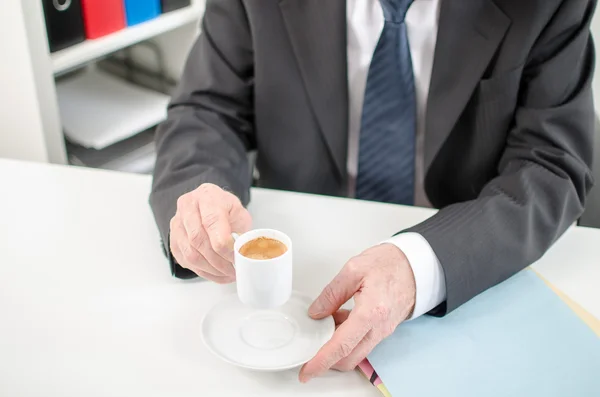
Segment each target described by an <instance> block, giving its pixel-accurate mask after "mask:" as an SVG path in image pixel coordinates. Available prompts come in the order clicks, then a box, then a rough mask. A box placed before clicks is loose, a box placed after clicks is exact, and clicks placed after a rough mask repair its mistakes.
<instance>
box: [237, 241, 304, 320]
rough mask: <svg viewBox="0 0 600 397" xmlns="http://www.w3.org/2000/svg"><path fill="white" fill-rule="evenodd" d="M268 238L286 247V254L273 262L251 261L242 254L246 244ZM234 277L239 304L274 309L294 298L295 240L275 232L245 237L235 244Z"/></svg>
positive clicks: (268, 260)
mask: <svg viewBox="0 0 600 397" xmlns="http://www.w3.org/2000/svg"><path fill="white" fill-rule="evenodd" d="M259 237H267V238H271V239H274V240H278V241H280V242H282V243H283V244H285V246H286V247H287V251H286V252H285V253H284V254H283V255H281V256H278V257H276V258H272V259H251V258H247V257H245V256H244V255H242V254H240V249H241V248H242V246H243V245H244V244H246V243H247V242H249V241H252V240H254V239H257V238H259ZM233 249H234V260H235V275H236V280H237V293H238V297H239V298H240V301H241V302H242V303H243V304H245V305H248V306H250V307H253V308H255V309H274V308H276V307H279V306H282V305H283V304H285V303H286V302H287V301H288V300H289V299H290V296H291V295H292V240H291V239H290V238H289V237H288V236H287V235H286V234H285V233H282V232H280V231H277V230H272V229H256V230H251V231H249V232H247V233H244V234H242V235H241V236H239V237H238V238H237V239H236V240H235V244H234V247H233Z"/></svg>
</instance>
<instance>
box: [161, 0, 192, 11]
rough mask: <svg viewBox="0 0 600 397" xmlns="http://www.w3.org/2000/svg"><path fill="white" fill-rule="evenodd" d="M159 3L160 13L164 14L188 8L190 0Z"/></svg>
mask: <svg viewBox="0 0 600 397" xmlns="http://www.w3.org/2000/svg"><path fill="white" fill-rule="evenodd" d="M161 3H162V12H163V13H165V12H169V11H173V10H178V9H180V8H183V7H187V6H189V5H190V0H161Z"/></svg>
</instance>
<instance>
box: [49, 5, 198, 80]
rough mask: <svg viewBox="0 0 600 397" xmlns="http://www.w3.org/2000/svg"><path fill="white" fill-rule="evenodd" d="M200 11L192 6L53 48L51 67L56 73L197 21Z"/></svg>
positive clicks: (196, 6)
mask: <svg viewBox="0 0 600 397" xmlns="http://www.w3.org/2000/svg"><path fill="white" fill-rule="evenodd" d="M203 11H204V10H203V7H201V6H199V5H192V6H189V7H186V8H182V9H180V10H176V11H172V12H168V13H166V14H162V15H160V16H159V17H157V18H155V19H153V20H151V21H148V22H144V23H141V24H139V25H135V26H131V27H127V28H125V29H123V30H120V31H118V32H115V33H112V34H110V35H107V36H104V37H101V38H99V39H95V40H86V41H84V42H82V43H80V44H76V45H74V46H72V47H69V48H66V49H64V50H61V51H57V52H55V53H53V54H51V58H52V70H53V72H54V74H55V75H56V74H59V73H62V72H65V71H68V70H70V69H73V68H76V67H78V66H81V65H84V64H86V63H88V62H90V61H93V60H95V59H98V58H101V57H103V56H105V55H108V54H111V53H113V52H115V51H118V50H120V49H122V48H126V47H129V46H131V45H133V44H136V43H139V42H141V41H144V40H147V39H150V38H152V37H154V36H158V35H160V34H162V33H166V32H168V31H171V30H174V29H177V28H179V27H181V26H184V25H186V24H188V23H192V22H199V21H200V16H201V15H202V13H203Z"/></svg>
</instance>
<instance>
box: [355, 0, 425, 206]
mask: <svg viewBox="0 0 600 397" xmlns="http://www.w3.org/2000/svg"><path fill="white" fill-rule="evenodd" d="M380 2H381V6H382V8H383V14H384V17H385V24H384V27H383V31H382V33H381V37H380V38H379V42H378V43H377V47H376V48H375V52H374V53H373V59H372V61H371V66H370V68H369V74H368V77H367V86H366V90H365V98H364V105H363V112H362V119H361V131H360V141H359V145H360V146H359V154H358V173H357V176H356V198H358V199H363V200H372V201H382V202H388V203H397V204H407V205H412V204H413V201H414V184H415V181H414V179H415V177H414V175H415V134H416V112H417V110H416V99H415V82H414V75H413V69H412V60H411V56H410V47H409V43H408V34H407V29H406V23H405V21H404V17H405V16H406V12H407V11H408V8H409V7H410V5H411V3H412V2H413V0H380Z"/></svg>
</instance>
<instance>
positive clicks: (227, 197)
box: [169, 183, 252, 284]
mask: <svg viewBox="0 0 600 397" xmlns="http://www.w3.org/2000/svg"><path fill="white" fill-rule="evenodd" d="M251 226H252V218H251V217H250V213H249V212H248V211H247V210H246V209H245V208H244V206H243V205H242V203H241V202H240V200H239V199H238V198H237V197H236V196H234V195H233V194H231V193H229V192H226V191H224V190H223V189H221V188H220V187H218V186H216V185H213V184H210V183H205V184H202V185H201V186H200V187H198V188H197V189H196V190H194V191H192V192H190V193H187V194H184V195H183V196H181V197H179V199H178V200H177V212H176V214H175V216H174V217H173V219H171V232H170V237H169V240H170V242H169V244H170V248H171V253H172V254H173V256H174V257H175V260H176V261H177V263H179V265H180V266H182V267H184V268H186V269H190V270H191V271H193V272H194V273H196V274H197V275H198V276H200V277H203V278H206V279H208V280H211V281H214V282H216V283H219V284H227V283H231V282H233V281H235V269H234V268H233V265H232V263H233V237H232V236H231V233H232V232H236V233H240V234H241V233H245V232H247V231H248V230H250V228H251Z"/></svg>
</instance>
